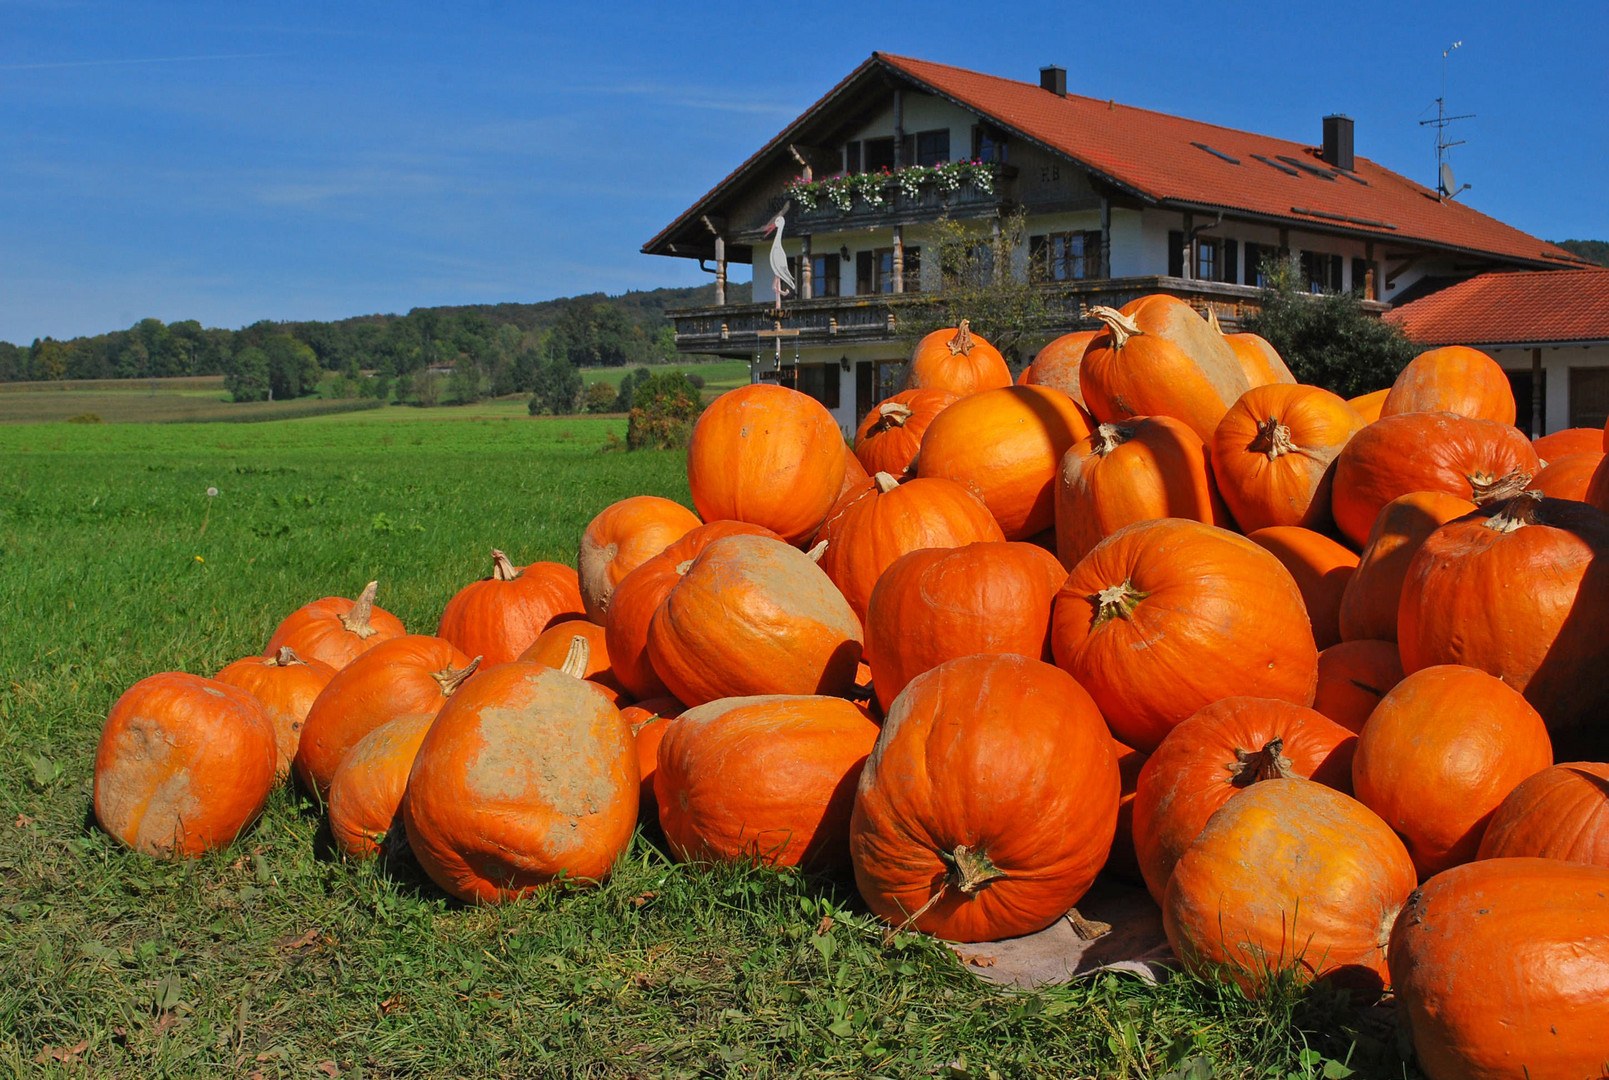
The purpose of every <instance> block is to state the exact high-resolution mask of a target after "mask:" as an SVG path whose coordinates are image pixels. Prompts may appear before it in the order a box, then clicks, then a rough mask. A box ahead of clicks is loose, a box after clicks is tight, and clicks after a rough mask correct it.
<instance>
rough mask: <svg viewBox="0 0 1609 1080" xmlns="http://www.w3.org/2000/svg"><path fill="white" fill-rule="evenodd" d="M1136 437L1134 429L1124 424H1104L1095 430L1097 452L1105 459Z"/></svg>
mask: <svg viewBox="0 0 1609 1080" xmlns="http://www.w3.org/2000/svg"><path fill="white" fill-rule="evenodd" d="M1133 437H1134V429H1133V428H1132V427H1128V426H1125V425H1123V424H1102V425H1101V426H1100V427H1098V428H1096V429H1095V452H1096V453H1097V454H1099V455H1100V456H1101V457H1105V456H1106V455H1107V454H1110V453H1111V452H1112V451H1113V450H1116V449H1117V448H1118V447H1119V446H1122V445H1123V444H1124V443H1126V442H1128V441H1129V440H1130V439H1131V438H1133Z"/></svg>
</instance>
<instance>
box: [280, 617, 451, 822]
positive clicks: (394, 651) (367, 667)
mask: <svg viewBox="0 0 1609 1080" xmlns="http://www.w3.org/2000/svg"><path fill="white" fill-rule="evenodd" d="M360 661H361V662H360ZM476 667H477V663H476V662H474V661H471V660H470V658H469V657H467V656H465V655H464V654H463V653H461V652H459V651H458V650H457V649H455V648H454V647H453V645H452V643H451V642H448V641H443V640H442V639H441V638H437V637H425V636H424V635H422V634H408V635H406V636H404V637H400V638H392V639H391V640H390V641H387V642H384V643H383V644H382V645H377V646H375V647H374V648H373V649H370V650H369V651H368V652H366V653H364V654H363V655H362V656H360V657H358V659H357V660H354V661H352V663H350V664H348V665H347V666H346V667H344V668H342V669H341V670H340V671H339V672H337V673H336V675H335V678H333V679H331V680H330V682H329V685H328V686H326V687H325V688H324V690H323V692H322V693H320V694H319V696H318V697H317V698H316V699H314V701H313V707H312V708H311V709H309V710H308V713H307V723H306V724H304V725H303V726H302V741H301V744H300V745H299V746H298V747H297V749H296V760H295V762H294V766H295V769H296V778H297V779H298V780H300V781H301V782H302V787H303V788H305V789H306V790H307V791H309V792H311V793H313V794H316V795H317V796H318V797H319V798H320V799H326V800H327V799H328V798H329V794H330V781H331V780H333V779H334V778H335V770H336V769H337V768H339V767H340V764H341V759H342V758H344V757H346V754H347V751H349V750H351V749H352V747H353V746H355V745H357V741H358V740H359V739H361V738H363V736H365V735H367V734H368V733H369V732H371V731H373V730H374V729H375V728H377V727H379V726H380V725H381V724H384V723H386V722H387V721H388V720H394V719H396V718H397V717H399V716H434V715H435V714H436V713H437V712H438V711H439V710H440V709H441V706H442V704H443V703H444V702H445V701H446V700H447V699H448V698H449V697H451V696H452V694H453V692H454V691H456V690H457V689H458V687H459V686H460V685H461V684H462V683H463V682H464V680H466V679H468V678H469V677H470V676H471V675H473V674H474V673H475V669H476Z"/></svg>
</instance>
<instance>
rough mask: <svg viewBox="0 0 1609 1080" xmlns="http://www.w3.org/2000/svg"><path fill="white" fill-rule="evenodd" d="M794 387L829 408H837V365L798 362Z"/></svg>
mask: <svg viewBox="0 0 1609 1080" xmlns="http://www.w3.org/2000/svg"><path fill="white" fill-rule="evenodd" d="M794 389H796V390H798V391H799V392H800V393H801V394H806V395H808V396H810V397H813V398H815V399H816V400H817V401H819V402H821V403H822V404H823V405H825V406H826V407H827V408H829V409H836V408H838V405H839V379H838V365H837V364H835V363H834V364H800V365H799V368H798V374H797V377H796V380H795V386H794Z"/></svg>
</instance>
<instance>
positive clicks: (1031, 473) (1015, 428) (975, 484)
mask: <svg viewBox="0 0 1609 1080" xmlns="http://www.w3.org/2000/svg"><path fill="white" fill-rule="evenodd" d="M1089 433H1090V422H1089V418H1088V416H1087V415H1086V414H1085V413H1084V411H1083V410H1082V409H1081V408H1079V407H1078V403H1077V402H1075V401H1073V400H1072V399H1071V398H1069V397H1068V396H1067V395H1065V394H1063V393H1061V392H1059V391H1056V390H1051V389H1049V388H1048V387H1044V386H1010V387H1006V388H1004V389H998V390H985V391H983V392H982V393H977V394H973V395H971V396H970V397H966V398H963V399H962V400H960V401H958V402H956V403H955V404H954V405H951V406H950V407H949V408H948V409H945V410H944V411H943V412H942V413H940V414H939V415H938V416H937V417H936V418H935V419H934V420H933V423H931V424H929V425H928V429H927V434H925V435H923V436H922V449H921V451H920V452H919V453H918V454H917V456H916V475H917V476H920V477H932V476H937V477H943V478H944V479H947V480H954V481H955V482H956V483H958V484H960V485H961V486H962V487H965V488H969V489H971V491H972V492H973V494H975V495H977V496H978V497H979V498H980V499H982V500H983V502H984V504H985V505H986V506H988V508H989V512H990V513H991V514H993V515H994V519H995V520H996V521H997V522H999V523H1000V528H1001V531H1003V532H1004V533H1005V535H1006V539H1007V540H1026V539H1027V538H1028V537H1030V536H1033V535H1034V534H1035V533H1039V532H1043V531H1044V530H1046V529H1048V528H1050V527H1051V526H1052V525H1054V524H1055V521H1056V511H1055V503H1054V498H1055V494H1054V492H1055V486H1056V467H1057V466H1058V465H1059V464H1060V463H1061V459H1062V455H1063V454H1065V453H1066V452H1067V450H1068V448H1069V447H1071V446H1072V445H1073V444H1074V443H1076V442H1077V441H1078V440H1079V439H1082V438H1084V437H1086V436H1087V435H1089Z"/></svg>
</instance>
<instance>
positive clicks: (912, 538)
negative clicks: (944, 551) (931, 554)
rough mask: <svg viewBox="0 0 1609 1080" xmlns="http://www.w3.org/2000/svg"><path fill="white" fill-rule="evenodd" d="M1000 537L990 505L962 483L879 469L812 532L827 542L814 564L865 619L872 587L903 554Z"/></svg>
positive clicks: (1002, 537) (1003, 538)
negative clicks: (895, 474)
mask: <svg viewBox="0 0 1609 1080" xmlns="http://www.w3.org/2000/svg"><path fill="white" fill-rule="evenodd" d="M1004 540H1005V537H1004V536H1003V535H1002V534H1001V532H1000V526H999V525H997V524H995V520H994V516H993V515H992V514H990V513H989V508H988V507H987V506H984V505H983V501H982V500H981V499H979V498H978V497H977V496H976V495H974V494H972V492H970V491H968V490H967V489H966V488H964V487H962V486H961V485H960V484H957V483H955V482H953V481H950V480H940V479H937V478H933V479H915V480H907V481H905V482H904V483H900V482H898V481H896V480H895V479H894V478H893V477H892V476H890V475H889V474H888V473H878V474H877V475H876V476H875V477H873V478H872V479H870V480H868V481H866V482H865V483H864V484H862V485H861V486H860V487H859V488H857V489H856V490H855V491H852V492H851V493H850V494H849V495H847V496H845V498H844V499H843V500H842V501H841V502H839V504H838V505H837V506H836V507H834V508H833V512H832V513H831V514H830V515H828V517H827V520H826V522H825V523H824V524H823V525H822V526H821V532H820V533H818V534H817V535H816V543H817V544H818V545H819V544H823V543H824V544H826V545H827V546H826V549H825V550H823V551H822V552H821V554H820V559H819V561H818V563H817V565H819V566H820V567H821V569H822V572H823V573H825V574H826V575H827V577H828V578H830V579H831V580H832V583H833V584H834V585H836V586H838V589H839V591H840V592H842V593H843V594H844V598H845V599H846V600H848V601H849V606H850V608H851V609H852V610H853V611H854V613H855V617H856V618H857V619H860V620H861V621H862V622H864V621H865V619H866V604H867V603H868V602H869V601H870V600H871V596H872V587H873V586H874V585H876V584H877V579H878V578H880V577H881V576H882V574H883V571H884V570H886V569H887V568H888V566H889V564H890V563H892V562H893V561H894V560H895V559H898V558H899V557H900V556H901V555H904V554H906V553H907V552H910V551H915V550H917V549H919V548H958V547H962V546H964V545H966V544H972V543H979V542H989V541H1004Z"/></svg>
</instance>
